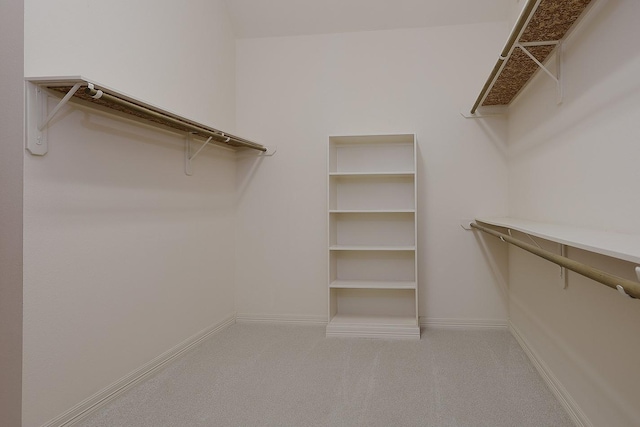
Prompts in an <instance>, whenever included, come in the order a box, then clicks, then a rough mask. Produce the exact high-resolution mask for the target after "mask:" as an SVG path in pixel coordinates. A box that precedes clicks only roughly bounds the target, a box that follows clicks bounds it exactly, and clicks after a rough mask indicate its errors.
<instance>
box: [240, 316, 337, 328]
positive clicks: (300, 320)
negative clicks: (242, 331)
mask: <svg viewBox="0 0 640 427" xmlns="http://www.w3.org/2000/svg"><path fill="white" fill-rule="evenodd" d="M236 323H271V324H288V325H320V326H326V325H327V317H326V316H316V315H304V314H249V313H238V314H237V315H236Z"/></svg>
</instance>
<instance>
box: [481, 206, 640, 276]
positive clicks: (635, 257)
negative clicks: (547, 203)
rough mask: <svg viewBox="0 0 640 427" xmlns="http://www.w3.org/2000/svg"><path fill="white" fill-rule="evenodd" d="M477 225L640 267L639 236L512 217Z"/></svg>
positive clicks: (483, 219) (495, 219)
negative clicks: (508, 231) (505, 230)
mask: <svg viewBox="0 0 640 427" xmlns="http://www.w3.org/2000/svg"><path fill="white" fill-rule="evenodd" d="M476 221H478V222H481V223H485V224H489V225H493V226H497V227H503V228H507V229H510V230H515V231H520V232H522V233H526V234H529V235H531V236H535V237H539V238H542V239H545V240H549V241H552V242H556V243H559V244H561V245H567V246H571V247H574V248H578V249H583V250H586V251H590V252H594V253H597V254H601V255H606V256H610V257H613V258H618V259H622V260H625V261H629V262H633V263H636V264H639V265H640V234H638V233H635V234H633V233H615V232H609V231H601V230H592V229H587V228H580V227H573V226H569V225H562V224H552V223H546V222H539V221H529V220H525V219H518V218H508V217H503V218H477V219H476Z"/></svg>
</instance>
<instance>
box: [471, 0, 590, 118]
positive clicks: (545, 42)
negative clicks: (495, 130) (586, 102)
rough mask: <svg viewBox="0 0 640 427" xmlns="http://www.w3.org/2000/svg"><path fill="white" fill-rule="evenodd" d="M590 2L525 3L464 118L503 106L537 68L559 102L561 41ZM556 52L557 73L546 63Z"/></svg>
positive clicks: (544, 0) (534, 0)
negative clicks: (552, 84)
mask: <svg viewBox="0 0 640 427" xmlns="http://www.w3.org/2000/svg"><path fill="white" fill-rule="evenodd" d="M591 3H592V0H528V2H527V4H526V5H525V6H524V8H523V10H522V13H521V14H520V17H519V18H518V21H517V22H516V25H515V26H514V28H513V30H512V31H511V34H510V36H509V39H508V40H507V43H506V44H505V46H504V48H503V50H502V52H501V53H500V57H499V58H498V61H497V62H496V64H495V66H494V67H493V70H492V72H491V74H490V75H489V78H488V79H487V81H486V83H485V84H484V86H483V88H482V90H481V92H480V95H479V96H478V98H477V99H476V102H475V104H474V105H473V107H472V109H471V111H470V113H465V112H463V115H464V116H465V117H479V116H481V115H476V111H477V109H478V108H480V107H493V109H495V107H496V106H503V107H506V106H507V105H509V104H510V103H511V102H512V101H513V100H514V99H515V97H516V96H517V95H518V94H519V93H520V92H521V91H522V89H523V88H524V87H525V86H526V84H527V83H528V82H529V81H530V80H531V78H532V77H533V75H534V74H535V73H536V71H538V69H541V70H543V71H544V72H545V73H547V74H548V75H549V76H550V77H551V78H552V79H553V80H554V81H555V82H556V85H557V87H558V102H561V100H562V96H563V94H562V69H561V65H562V58H561V56H560V55H561V53H562V41H563V40H564V39H565V38H566V37H567V36H568V34H569V32H570V30H571V29H572V28H573V27H575V24H576V22H577V21H578V20H579V18H581V17H582V16H584V14H585V13H584V12H585V10H586V9H587V8H588V7H589V5H590V4H591ZM553 53H555V54H556V56H557V60H556V70H555V72H552V71H550V70H548V69H547V68H546V66H545V65H544V64H545V61H547V59H548V58H549V57H550V56H551V54H553Z"/></svg>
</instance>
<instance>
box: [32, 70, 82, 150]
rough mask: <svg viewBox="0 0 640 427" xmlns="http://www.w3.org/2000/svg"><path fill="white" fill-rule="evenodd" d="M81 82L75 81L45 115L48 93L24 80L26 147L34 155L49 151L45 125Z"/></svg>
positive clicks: (78, 87)
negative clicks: (25, 93) (25, 94)
mask: <svg viewBox="0 0 640 427" xmlns="http://www.w3.org/2000/svg"><path fill="white" fill-rule="evenodd" d="M80 86H82V83H76V84H75V85H73V87H72V88H71V89H70V90H69V92H67V94H66V95H65V96H64V97H63V98H62V99H61V100H60V101H59V102H58V104H57V105H56V106H55V107H54V108H53V110H51V112H50V113H49V114H48V115H47V99H48V94H47V92H46V91H45V90H43V89H42V88H41V87H40V86H38V85H37V84H35V83H32V82H26V86H25V90H26V92H27V96H26V103H27V114H26V118H25V119H26V132H25V138H26V141H25V145H26V149H27V150H28V151H29V152H30V153H31V154H32V155H34V156H44V155H45V154H47V152H48V151H49V144H48V141H47V126H48V125H49V123H50V122H51V120H52V119H53V118H54V117H55V115H56V114H58V111H60V109H61V108H62V107H64V105H65V104H66V103H67V102H69V100H70V99H71V98H72V97H73V95H74V94H75V93H76V92H77V91H78V89H80Z"/></svg>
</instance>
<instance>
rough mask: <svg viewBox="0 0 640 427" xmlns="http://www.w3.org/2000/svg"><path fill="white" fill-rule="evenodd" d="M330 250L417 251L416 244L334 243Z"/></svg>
mask: <svg viewBox="0 0 640 427" xmlns="http://www.w3.org/2000/svg"><path fill="white" fill-rule="evenodd" d="M329 250H330V251H415V250H416V247H415V246H354V245H349V246H347V245H333V246H329Z"/></svg>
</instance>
